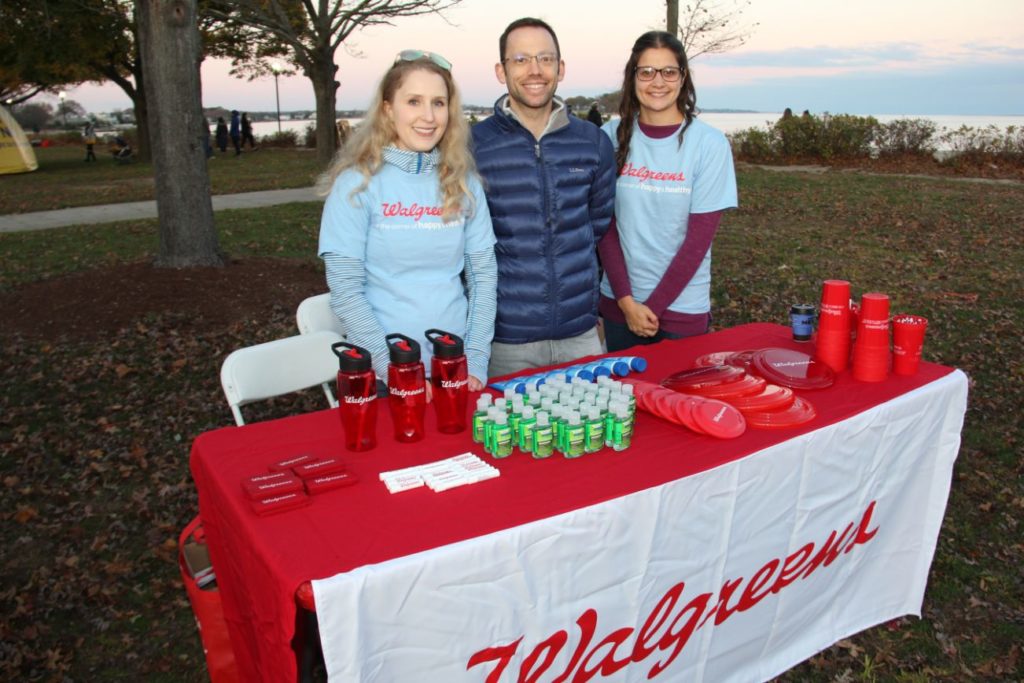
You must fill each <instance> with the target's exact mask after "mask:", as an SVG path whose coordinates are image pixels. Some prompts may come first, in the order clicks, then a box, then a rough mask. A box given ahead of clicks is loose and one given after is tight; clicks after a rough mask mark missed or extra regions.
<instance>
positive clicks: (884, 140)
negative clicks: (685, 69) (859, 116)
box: [874, 119, 937, 157]
mask: <svg viewBox="0 0 1024 683" xmlns="http://www.w3.org/2000/svg"><path fill="white" fill-rule="evenodd" d="M936 130H937V126H936V125H935V122H934V121H929V120H928V119H897V120H896V121H892V122H890V123H882V124H879V125H878V127H877V128H876V129H875V141H874V142H875V147H876V148H877V149H878V153H879V154H880V155H882V156H899V155H905V154H912V155H920V156H929V157H930V156H932V155H933V154H935V140H934V138H935V132H936Z"/></svg>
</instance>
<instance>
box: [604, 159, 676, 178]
mask: <svg viewBox="0 0 1024 683" xmlns="http://www.w3.org/2000/svg"><path fill="white" fill-rule="evenodd" d="M619 175H622V176H628V177H630V178H638V179H639V180H640V182H641V183H645V182H647V181H648V180H668V181H673V182H679V183H681V182H684V181H685V180H686V176H685V175H683V172H682V171H677V172H675V173H670V172H668V171H652V170H651V169H649V168H647V167H646V166H639V167H637V166H634V165H633V162H631V161H627V162H626V165H625V166H623V167H622V172H621V173H619Z"/></svg>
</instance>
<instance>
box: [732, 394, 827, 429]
mask: <svg viewBox="0 0 1024 683" xmlns="http://www.w3.org/2000/svg"><path fill="white" fill-rule="evenodd" d="M743 415H744V416H745V417H746V418H747V424H749V425H750V426H751V427H756V428H758V429H785V428H787V427H797V426H799V425H802V424H806V423H808V422H810V421H811V420H813V419H814V418H815V417H817V415H818V413H817V411H816V410H814V406H812V405H811V404H810V402H809V401H807V399H804V398H801V397H799V396H797V397H796V398H795V399H794V400H793V403H792V405H790V406H789V407H788V408H783V409H782V410H765V411H748V412H744V413H743Z"/></svg>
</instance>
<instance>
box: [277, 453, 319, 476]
mask: <svg viewBox="0 0 1024 683" xmlns="http://www.w3.org/2000/svg"><path fill="white" fill-rule="evenodd" d="M314 459H315V458H313V456H312V455H310V454H309V453H303V454H302V455H293V456H292V457H290V458H286V459H284V460H282V461H281V462H275V463H274V464H273V465H271V466H270V471H271V472H287V471H288V470H290V469H292V468H293V467H295V466H296V465H301V464H303V463H307V462H312V461H313V460H314Z"/></svg>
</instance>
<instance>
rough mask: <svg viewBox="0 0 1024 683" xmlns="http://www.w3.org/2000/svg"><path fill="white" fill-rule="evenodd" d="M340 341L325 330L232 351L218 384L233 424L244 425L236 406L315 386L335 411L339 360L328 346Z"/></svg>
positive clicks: (332, 333) (221, 371) (333, 333)
mask: <svg viewBox="0 0 1024 683" xmlns="http://www.w3.org/2000/svg"><path fill="white" fill-rule="evenodd" d="M340 341H342V338H341V335H340V334H338V333H337V332H331V331H326V330H324V331H320V332H313V333H311V334H299V335H296V336H294V337H287V338H285V339H275V340H274V341H269V342H266V343H263V344H256V345H255V346H247V347H245V348H243V349H237V350H235V351H232V352H231V353H230V354H229V355H228V357H227V358H225V359H224V364H223V365H221V368H220V383H221V386H222V387H223V388H224V395H225V396H226V397H227V399H228V405H229V406H230V407H231V413H232V415H234V416H235V423H236V424H237V425H239V426H241V425H244V424H245V420H243V419H242V413H241V411H240V410H239V406H242V405H245V404H246V403H252V402H253V401H261V400H263V399H267V398H272V397H274V396H281V395H283V394H290V393H291V392H293V391H299V390H300V389H307V388H309V387H313V386H316V385H317V384H319V385H321V386H322V387H323V389H324V394H326V396H327V402H328V403H329V404H330V406H331V407H332V408H335V407H337V405H338V401H337V400H336V399H335V398H334V393H333V392H332V391H331V387H330V381H331V380H333V379H335V378H336V377H337V373H338V359H337V357H336V356H335V355H334V352H332V351H331V344H335V343H337V342H340Z"/></svg>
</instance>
